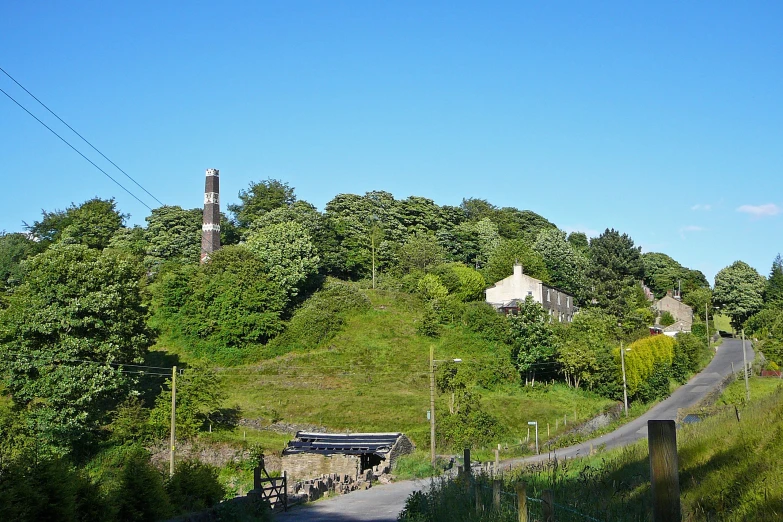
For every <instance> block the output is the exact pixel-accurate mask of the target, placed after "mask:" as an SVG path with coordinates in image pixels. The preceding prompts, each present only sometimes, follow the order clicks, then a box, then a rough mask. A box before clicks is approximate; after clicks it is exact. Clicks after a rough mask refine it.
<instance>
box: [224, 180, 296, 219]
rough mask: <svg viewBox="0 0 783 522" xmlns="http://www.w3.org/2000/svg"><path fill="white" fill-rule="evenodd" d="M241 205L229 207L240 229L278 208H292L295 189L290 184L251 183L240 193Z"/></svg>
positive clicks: (278, 182)
mask: <svg viewBox="0 0 783 522" xmlns="http://www.w3.org/2000/svg"><path fill="white" fill-rule="evenodd" d="M239 200H240V201H241V203H239V204H232V205H229V206H228V210H230V211H231V212H232V213H233V214H234V216H235V217H236V220H237V224H238V225H239V227H240V228H243V229H244V228H247V227H249V226H250V225H251V224H252V223H253V222H254V221H255V220H256V219H258V218H259V217H261V216H262V215H263V214H265V213H266V212H270V211H272V210H274V209H276V208H280V207H286V206H291V205H293V204H294V202H295V201H296V196H295V195H294V188H293V187H291V186H289V185H288V183H285V182H282V181H279V180H276V179H266V180H264V181H259V182H251V183H250V185H249V186H248V188H247V189H246V190H244V189H243V190H240V191H239Z"/></svg>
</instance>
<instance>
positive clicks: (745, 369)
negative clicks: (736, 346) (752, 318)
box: [742, 328, 750, 402]
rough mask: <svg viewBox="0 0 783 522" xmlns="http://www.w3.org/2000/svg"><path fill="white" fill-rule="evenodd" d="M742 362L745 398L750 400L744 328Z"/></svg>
mask: <svg viewBox="0 0 783 522" xmlns="http://www.w3.org/2000/svg"><path fill="white" fill-rule="evenodd" d="M742 363H743V366H744V368H743V370H744V373H745V400H746V401H748V402H750V387H749V386H748V356H747V354H746V353H745V329H744V328H743V329H742Z"/></svg>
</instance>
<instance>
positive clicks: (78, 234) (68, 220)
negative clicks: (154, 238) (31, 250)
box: [27, 197, 127, 249]
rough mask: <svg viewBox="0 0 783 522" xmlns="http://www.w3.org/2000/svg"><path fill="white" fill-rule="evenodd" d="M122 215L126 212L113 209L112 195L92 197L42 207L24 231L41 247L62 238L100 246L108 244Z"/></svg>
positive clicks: (119, 226)
mask: <svg viewBox="0 0 783 522" xmlns="http://www.w3.org/2000/svg"><path fill="white" fill-rule="evenodd" d="M126 218H127V215H124V214H120V212H119V211H118V210H117V204H116V202H115V201H114V198H112V199H108V200H107V199H100V198H97V197H96V198H93V199H90V200H88V201H85V202H84V203H82V204H81V205H79V206H76V205H74V204H71V206H70V207H68V208H67V209H66V210H55V211H54V212H47V211H45V210H44V211H43V218H42V219H41V220H40V221H35V222H34V223H33V224H32V225H27V231H28V232H29V233H30V235H31V236H32V237H33V238H35V239H36V241H38V242H40V243H41V246H42V247H43V248H46V247H48V246H49V245H51V244H53V243H56V242H58V241H65V242H67V243H72V244H74V243H75V244H82V245H86V246H88V247H90V248H99V249H102V248H105V247H106V246H108V244H109V240H110V239H111V237H112V236H113V235H114V233H115V232H116V231H117V230H119V229H120V228H121V227H122V225H123V223H124V221H125V219H126Z"/></svg>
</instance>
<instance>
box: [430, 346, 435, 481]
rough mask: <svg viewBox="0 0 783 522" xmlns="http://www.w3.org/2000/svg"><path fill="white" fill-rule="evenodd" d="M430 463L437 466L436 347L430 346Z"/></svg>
mask: <svg viewBox="0 0 783 522" xmlns="http://www.w3.org/2000/svg"><path fill="white" fill-rule="evenodd" d="M430 462H431V463H432V465H433V466H434V465H435V345H430Z"/></svg>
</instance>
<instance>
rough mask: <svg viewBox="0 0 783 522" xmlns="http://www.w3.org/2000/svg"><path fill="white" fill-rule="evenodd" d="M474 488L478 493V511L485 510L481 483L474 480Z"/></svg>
mask: <svg viewBox="0 0 783 522" xmlns="http://www.w3.org/2000/svg"><path fill="white" fill-rule="evenodd" d="M473 489H474V491H475V493H476V513H481V512H482V511H484V503H483V502H482V501H481V484H479V483H478V481H476V482H474V484H473Z"/></svg>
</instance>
